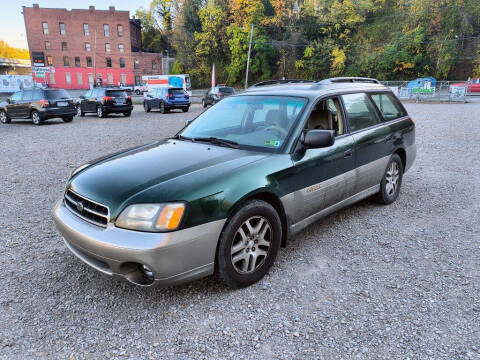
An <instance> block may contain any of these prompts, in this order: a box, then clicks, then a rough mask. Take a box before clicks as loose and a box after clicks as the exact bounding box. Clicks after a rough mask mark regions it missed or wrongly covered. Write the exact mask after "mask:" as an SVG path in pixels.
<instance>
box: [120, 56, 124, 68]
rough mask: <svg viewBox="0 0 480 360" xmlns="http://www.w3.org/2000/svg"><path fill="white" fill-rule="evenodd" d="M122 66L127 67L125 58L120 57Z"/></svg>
mask: <svg viewBox="0 0 480 360" xmlns="http://www.w3.org/2000/svg"><path fill="white" fill-rule="evenodd" d="M120 67H121V68H124V67H125V59H124V58H120Z"/></svg>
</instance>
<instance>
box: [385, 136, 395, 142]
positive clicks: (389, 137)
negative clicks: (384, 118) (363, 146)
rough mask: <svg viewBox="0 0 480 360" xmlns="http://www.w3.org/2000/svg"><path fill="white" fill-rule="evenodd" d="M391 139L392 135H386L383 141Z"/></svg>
mask: <svg viewBox="0 0 480 360" xmlns="http://www.w3.org/2000/svg"><path fill="white" fill-rule="evenodd" d="M392 139H393V135H388V136H387V137H386V138H385V139H384V140H383V142H389V141H390V140H392Z"/></svg>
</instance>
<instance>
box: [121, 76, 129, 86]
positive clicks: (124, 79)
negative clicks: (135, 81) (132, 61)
mask: <svg viewBox="0 0 480 360" xmlns="http://www.w3.org/2000/svg"><path fill="white" fill-rule="evenodd" d="M120 82H121V83H122V84H123V85H127V74H120Z"/></svg>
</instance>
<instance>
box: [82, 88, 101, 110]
mask: <svg viewBox="0 0 480 360" xmlns="http://www.w3.org/2000/svg"><path fill="white" fill-rule="evenodd" d="M99 95H100V89H92V93H91V95H90V96H89V97H88V98H87V99H86V101H85V103H86V105H87V106H86V108H87V111H88V112H95V111H97V98H98V97H99Z"/></svg>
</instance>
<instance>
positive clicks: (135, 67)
mask: <svg viewBox="0 0 480 360" xmlns="http://www.w3.org/2000/svg"><path fill="white" fill-rule="evenodd" d="M133 68H134V69H140V60H138V59H134V60H133Z"/></svg>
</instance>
